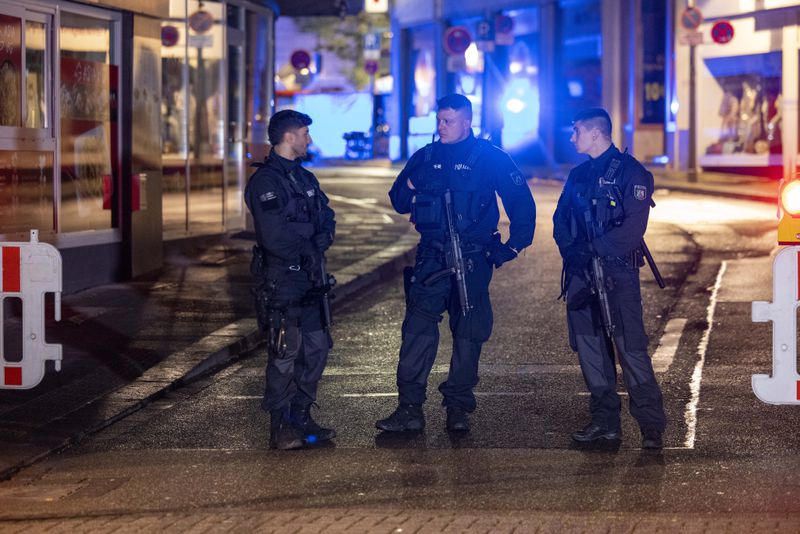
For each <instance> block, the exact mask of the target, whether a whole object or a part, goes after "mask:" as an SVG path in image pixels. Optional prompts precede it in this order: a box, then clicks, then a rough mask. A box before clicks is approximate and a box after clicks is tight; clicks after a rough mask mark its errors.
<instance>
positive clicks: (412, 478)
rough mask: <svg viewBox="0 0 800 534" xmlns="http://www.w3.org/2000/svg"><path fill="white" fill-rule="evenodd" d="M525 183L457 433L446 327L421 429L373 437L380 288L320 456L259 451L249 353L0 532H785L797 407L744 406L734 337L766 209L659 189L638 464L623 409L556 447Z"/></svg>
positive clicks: (556, 365)
mask: <svg viewBox="0 0 800 534" xmlns="http://www.w3.org/2000/svg"><path fill="white" fill-rule="evenodd" d="M387 183H388V182H387ZM323 185H325V182H323ZM385 185H386V184H383V185H382V184H381V183H380V181H376V182H374V183H372V184H371V185H369V186H365V184H363V183H362V184H355V185H354V184H353V183H350V182H347V181H342V182H341V183H338V182H336V179H335V178H332V179H330V183H329V184H328V185H326V187H327V188H328V190H329V191H331V192H333V193H334V194H337V195H341V196H343V197H344V196H348V195H349V196H350V198H362V197H368V196H369V194H370V193H373V196H375V197H376V198H378V203H379V204H385V202H386V200H385V197H382V196H380V195H378V194H377V193H375V191H380V190H381V187H385ZM532 187H533V189H534V193H535V197H536V200H537V205H538V220H537V232H536V239H535V243H534V246H533V247H532V248H531V249H528V250H527V251H526V253H525V254H524V255H523V256H522V257H521V258H519V259H518V260H516V261H514V262H513V263H511V264H509V265H507V266H504V267H503V268H502V269H500V270H498V271H497V272H496V273H495V278H494V280H493V282H492V300H493V304H494V309H495V328H494V332H493V335H492V339H491V340H490V341H489V342H488V343H487V344H486V345H485V347H484V351H483V355H482V361H481V382H480V384H479V385H478V387H477V388H476V391H477V396H478V409H477V411H476V412H475V414H474V415H473V417H472V422H473V425H472V427H473V429H472V432H471V433H469V434H468V435H466V436H453V435H449V434H448V433H447V432H445V431H444V428H443V427H444V411H443V409H442V407H441V406H440V401H441V396H440V394H439V393H438V391H437V389H436V387H437V386H438V384H439V383H440V382H441V381H442V380H444V377H445V376H446V372H447V364H448V360H449V350H448V348H449V344H450V338H449V336H448V333H447V328H446V326H445V325H446V321H444V322H443V325H442V326H443V328H442V339H441V344H440V352H439V357H438V359H437V362H436V365H435V367H434V371H433V373H432V375H431V379H430V383H429V393H428V396H429V399H428V403H427V404H426V407H425V410H426V415H427V423H428V426H427V429H426V430H425V431H424V432H423V433H420V434H416V435H409V436H394V435H388V436H387V435H381V434H380V433H379V432H378V431H377V430H375V428H374V426H373V425H374V421H375V420H376V419H378V418H381V417H384V416H385V415H386V414H388V413H390V412H391V410H392V409H393V408H394V406H395V403H396V397H395V395H394V393H395V386H394V369H395V366H396V362H397V351H398V348H399V344H400V323H401V321H402V318H403V310H404V305H403V297H402V288H401V285H402V284H401V280H400V279H399V277H397V278H395V279H392V280H386V281H385V282H384V283H383V284H381V285H380V286H378V287H375V288H374V289H372V290H371V291H369V292H367V293H365V294H363V295H361V296H360V297H359V298H357V299H353V300H352V301H350V302H349V303H347V304H346V305H345V306H343V307H342V309H340V311H339V313H338V316H337V317H336V321H337V322H336V326H335V330H334V340H335V347H334V349H333V351H332V353H331V356H330V360H329V364H328V368H327V370H326V374H325V377H324V378H323V381H322V383H321V386H320V398H319V404H320V406H321V409H320V410H319V411H318V412H317V413H316V417H317V419H318V420H319V421H320V422H322V423H324V424H326V425H331V426H333V427H335V428H336V429H337V432H338V434H339V437H337V439H336V440H335V442H334V443H332V444H327V445H321V446H317V447H314V448H311V449H309V450H304V451H298V452H289V453H286V452H277V451H270V450H269V449H268V448H267V439H266V427H267V423H268V418H267V417H266V416H265V415H264V414H262V413H261V412H260V410H259V407H258V404H259V399H260V395H261V393H262V388H263V366H264V358H265V355H264V354H263V352H262V351H257V352H255V353H253V354H251V355H249V356H248V357H247V358H245V359H244V360H242V361H240V362H238V363H236V364H234V365H232V366H231V367H229V368H227V369H225V370H224V371H222V372H220V373H218V374H217V375H215V376H212V377H209V378H207V379H205V380H202V381H200V382H197V383H195V384H192V385H190V386H187V387H185V388H182V389H180V390H177V391H175V392H173V393H172V394H170V396H168V397H166V398H164V399H162V400H160V401H158V402H156V403H154V404H152V405H150V406H149V407H148V408H146V409H144V410H142V411H140V412H138V413H137V414H134V415H133V416H130V417H128V418H127V419H125V420H123V421H121V422H120V423H117V424H116V425H114V426H112V427H109V428H108V429H106V430H105V431H103V432H101V433H99V434H97V435H96V436H93V437H91V438H90V439H88V440H86V441H84V442H83V443H82V444H80V445H78V446H76V447H74V448H72V449H69V450H67V451H66V452H65V453H63V454H61V455H58V456H56V457H53V458H50V459H48V460H46V461H44V462H41V463H39V464H36V465H34V466H33V467H31V468H29V469H27V470H26V471H24V472H23V473H21V474H20V475H18V476H17V477H16V478H15V479H13V480H12V481H10V482H7V483H4V484H0V520H2V519H3V518H6V519H8V518H16V519H19V520H25V519H33V518H37V517H39V518H43V517H55V518H57V520H70V521H72V520H75V518H81V517H84V516H86V515H87V514H90V515H93V516H94V515H98V514H100V515H103V516H104V517H116V516H118V515H120V514H122V515H124V514H132V513H133V514H135V513H148V514H155V515H156V516H158V517H163V514H167V513H169V514H175V513H178V514H184V515H187V514H188V515H191V514H193V513H197V512H198V511H199V510H201V509H206V508H208V507H213V508H215V509H216V508H220V507H222V508H224V509H226V510H254V509H256V510H260V511H264V510H268V511H294V512H297V511H298V510H300V511H302V510H380V511H387V512H386V513H387V514H388V513H394V512H396V511H397V510H433V511H434V512H436V511H438V512H441V513H454V512H455V513H458V512H459V511H464V512H466V511H469V512H470V513H479V514H480V513H482V512H485V513H487V514H489V513H505V512H519V513H523V512H524V513H538V512H541V513H565V514H572V513H588V514H590V515H588V516H586V521H585V524H586V525H589V524H594V525H597V526H598V527H599V526H601V525H603V524H607V522H608V521H612V520H613V519H614V518H615V517H616V515H615V514H662V515H663V514H666V516H669V517H670V518H672V519H671V520H672V521H673V523H671V524H672V525H673V526H676V527H677V526H679V525H680V524H681V523H675V521H679V522H680V521H686V524H687V525H688V524H691V525H694V526H697V525H700V524H701V523H702V522H703V521H708V520H712V519H713V520H720V521H727V519H726V518H731V523H730V526H731V527H732V528H733V530H737V529H739V528H741V529H744V530H748V529H750V528H751V527H753V526H758V527H759V528H760V527H762V526H764V525H772V526H773V527H774V526H775V525H778V526H786V525H796V524H798V523H796V521H797V520H798V518H799V517H800V516H798V515H794V514H798V513H800V476H798V469H797V467H798V461H797V454H798V452H799V451H800V439H799V438H798V435H797V428H798V423H800V410H798V409H797V408H796V407H791V406H781V407H776V406H767V405H764V404H762V403H760V402H759V401H758V400H757V399H756V398H755V397H754V395H753V394H752V391H751V390H750V375H751V374H753V373H769V372H770V345H769V344H770V343H771V336H770V332H771V330H770V326H769V325H759V324H753V323H751V322H750V301H751V300H754V299H761V300H771V273H770V266H771V259H770V258H769V254H770V252H771V251H772V250H773V249H774V245H775V238H774V228H775V221H774V218H773V217H774V209H773V208H772V207H770V206H766V205H760V204H755V203H751V202H745V201H735V200H729V199H725V200H714V199H712V198H709V197H703V196H699V195H689V194H678V193H672V194H670V193H669V192H666V191H658V192H657V194H656V197H655V199H656V202H657V203H658V207H657V208H656V210H654V212H653V216H652V218H651V224H650V228H649V231H648V234H647V240H648V243H649V245H650V248H651V250H652V252H653V254H654V256H655V257H656V260H657V261H658V262H659V265H660V267H661V271H662V273H663V274H664V277H665V278H666V280H667V284H668V288H667V289H665V290H659V289H658V287H657V286H656V284H655V282H654V281H653V279H652V276H651V275H650V274H649V272H648V271H647V270H646V269H643V271H642V280H643V295H644V301H645V310H646V326H647V329H648V332H650V333H651V345H650V346H651V352H655V351H656V349H657V347H659V345H660V342H661V341H662V337H663V334H664V331H665V327H667V325H668V323H669V324H670V325H671V326H670V328H675V325H676V324H677V325H680V329H679V330H678V336H679V337H678V339H679V342H678V343H677V346H676V347H675V350H674V358H673V359H671V360H670V358H669V352H670V351H668V350H664V349H663V348H662V349H661V350H660V352H659V353H657V354H658V356H657V359H658V361H657V367H658V369H659V372H658V375H657V376H658V378H659V381H660V383H661V385H662V388H663V390H664V396H665V401H666V408H667V414H668V417H669V420H670V424H669V428H668V431H667V434H666V445H667V448H666V449H665V450H664V451H663V453H648V452H645V451H641V450H640V449H639V442H640V438H639V435H638V429H637V428H636V425H635V423H634V421H633V420H632V419H631V418H630V415H629V413H628V411H627V402H626V397H623V401H624V405H625V406H624V409H623V410H624V411H623V436H624V437H623V441H622V443H621V444H620V445H619V447H614V448H603V449H585V448H584V449H582V448H576V447H575V446H574V445H573V444H572V443H571V441H570V439H569V434H570V433H571V432H572V431H573V430H575V429H576V428H578V427H581V426H582V425H583V424H585V422H586V420H587V404H588V397H587V396H586V394H585V393H584V386H583V381H582V378H581V375H580V370H579V367H578V365H577V359H576V357H575V355H574V354H572V352H571V351H570V350H569V347H568V345H567V341H566V325H565V319H564V313H565V312H564V308H563V304H562V303H560V302H557V301H556V297H557V296H558V292H559V291H558V284H559V274H560V260H559V258H558V254H557V250H556V248H555V246H554V245H553V243H552V238H551V232H552V224H551V223H550V217H551V215H552V212H553V209H554V206H555V201H556V199H557V196H558V193H559V188H558V186H557V185H554V184H549V183H537V184H533V186H532ZM387 224H389V222H387ZM392 224H396V221H395V222H393V223H392ZM503 231H505V232H507V226H505V227H503ZM675 321H677V322H675ZM663 341H665V343H666V342H667V337H663ZM300 515H301V516H302V515H303V514H302V513H301V514H300ZM732 518H744V519H738V520H735V521H734V520H733V519H732ZM776 518H777V519H776ZM287 521H288V523H289V524H288V525H285V526H287V528H288V526H291V521H292V520H291V519H289V520H287ZM294 521H296V522H297V523H298V524H299V523H302V518H301V517H295V519H294ZM776 521H777V522H776ZM604 522H606V523H604ZM15 524H18V525H20V526H25V525H33V524H35V523H26V522H25V521H22V522H19V523H15ZM579 524H582V523H579ZM706 527H708V524H706ZM0 528H2V524H0ZM279 530H280V529H279ZM367 530H369V529H367ZM490 530H491V529H490ZM712 530H713V528H712Z"/></svg>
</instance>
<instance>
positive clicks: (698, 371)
mask: <svg viewBox="0 0 800 534" xmlns="http://www.w3.org/2000/svg"><path fill="white" fill-rule="evenodd" d="M727 268H728V262H727V261H723V262H722V265H721V266H720V268H719V272H718V273H717V281H716V282H715V283H714V289H713V291H712V292H711V300H710V301H709V303H708V312H707V315H706V322H707V323H708V326H707V327H706V330H705V332H703V337H702V338H701V339H700V343H698V344H697V355H698V356H699V359H698V360H697V363H696V364H695V366H694V372H693V373H692V381H691V382H690V384H689V389H690V391H691V392H692V398H691V399H690V400H689V403H688V404H687V405H686V412H685V413H684V418H685V420H686V440H685V441H684V443H683V444H684V446H685V447H686V448H687V449H694V440H695V433H696V431H697V405H698V404H699V403H700V383H701V381H702V380H703V366H704V365H705V363H706V350H708V342H709V339H711V329H712V328H713V327H714V311H715V310H716V308H717V295H719V288H720V286H721V285H722V277H723V276H724V275H725V270H726V269H727Z"/></svg>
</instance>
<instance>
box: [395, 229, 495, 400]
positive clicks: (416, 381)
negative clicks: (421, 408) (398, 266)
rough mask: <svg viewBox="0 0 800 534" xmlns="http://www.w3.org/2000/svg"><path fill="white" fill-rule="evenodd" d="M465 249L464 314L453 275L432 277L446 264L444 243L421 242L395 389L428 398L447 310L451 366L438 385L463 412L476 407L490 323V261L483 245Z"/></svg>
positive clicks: (405, 397) (409, 290)
mask: <svg viewBox="0 0 800 534" xmlns="http://www.w3.org/2000/svg"><path fill="white" fill-rule="evenodd" d="M473 249H474V250H472V251H469V250H468V251H467V252H466V253H465V254H464V258H465V263H466V267H467V272H466V283H467V294H468V298H469V302H470V305H471V306H472V308H471V309H470V310H469V312H468V313H467V314H466V315H464V314H462V310H461V305H460V301H459V296H458V288H457V285H456V282H455V279H454V276H453V275H447V276H443V277H441V278H439V279H438V280H436V281H435V282H430V281H429V280H430V276H431V275H432V274H434V273H437V272H441V271H442V270H443V269H446V262H445V257H444V253H443V250H442V247H441V246H439V247H432V246H429V245H426V244H420V245H419V247H418V248H417V256H416V262H415V265H414V270H413V275H412V276H411V278H410V280H409V281H408V282H410V283H409V284H408V287H407V289H406V292H407V294H406V315H405V319H404V321H403V327H402V343H401V346H400V359H399V362H398V365H397V389H398V392H399V400H400V403H401V404H416V405H421V404H423V403H424V402H425V400H426V398H427V393H426V391H427V385H428V376H429V375H430V372H431V368H432V367H433V364H434V361H435V360H436V353H437V350H438V347H439V322H441V320H442V319H443V316H442V314H443V313H444V312H445V311H447V312H448V315H449V326H450V331H451V332H452V335H453V347H452V353H451V357H450V370H449V373H448V376H447V380H445V381H444V382H443V383H442V384H440V385H439V391H440V392H441V393H442V395H443V397H444V398H443V401H442V404H443V405H445V406H448V407H453V408H460V409H462V410H464V411H466V412H472V411H474V410H475V406H476V402H475V394H474V393H473V388H474V387H475V386H476V385H477V384H478V361H479V359H480V354H481V347H482V346H483V343H484V342H486V341H487V340H488V339H489V336H490V335H491V332H492V326H493V315H492V305H491V301H490V299H489V283H490V282H491V279H492V269H493V267H492V265H491V264H489V262H488V261H487V260H486V257H485V255H484V252H483V250H482V249H480V248H477V249H475V248H474V247H473Z"/></svg>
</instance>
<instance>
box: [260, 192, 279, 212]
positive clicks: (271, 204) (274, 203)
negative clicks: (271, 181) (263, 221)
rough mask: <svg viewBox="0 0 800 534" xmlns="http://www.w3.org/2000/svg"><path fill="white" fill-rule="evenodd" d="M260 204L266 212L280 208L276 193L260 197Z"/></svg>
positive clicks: (267, 193)
mask: <svg viewBox="0 0 800 534" xmlns="http://www.w3.org/2000/svg"><path fill="white" fill-rule="evenodd" d="M258 202H259V204H261V209H262V210H264V211H267V210H274V209H277V208H278V194H277V193H275V191H267V192H266V193H263V194H261V195H259V196H258Z"/></svg>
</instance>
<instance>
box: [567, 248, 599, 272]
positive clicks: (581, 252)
mask: <svg viewBox="0 0 800 534" xmlns="http://www.w3.org/2000/svg"><path fill="white" fill-rule="evenodd" d="M563 256H564V268H565V269H566V270H567V273H569V274H572V275H575V276H583V272H584V270H585V269H586V268H587V267H588V265H589V261H591V259H592V251H591V250H589V244H588V243H587V242H585V241H576V242H574V243H573V244H571V245H570V246H568V247H567V248H566V249H564V252H563Z"/></svg>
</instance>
